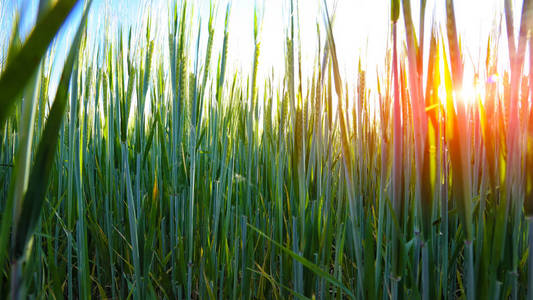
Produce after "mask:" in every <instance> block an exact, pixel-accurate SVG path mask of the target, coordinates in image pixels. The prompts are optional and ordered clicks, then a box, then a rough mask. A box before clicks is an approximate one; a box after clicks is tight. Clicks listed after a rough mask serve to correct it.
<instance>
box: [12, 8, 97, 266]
mask: <svg viewBox="0 0 533 300" xmlns="http://www.w3.org/2000/svg"><path fill="white" fill-rule="evenodd" d="M91 3H92V1H91V0H90V1H89V2H88V4H87V6H86V8H85V11H84V14H83V17H82V19H81V22H80V25H79V27H78V31H77V32H76V36H75V39H74V41H73V43H72V45H71V47H70V51H69V54H68V57H67V60H66V61H65V66H64V68H63V73H62V74H61V79H60V82H59V85H58V88H57V93H56V97H55V99H54V104H53V105H52V108H51V110H50V114H49V117H48V120H47V122H46V125H45V128H44V131H43V134H42V137H41V142H40V143H39V146H38V150H37V154H36V156H35V163H34V164H33V166H32V170H31V173H30V178H29V182H28V191H27V192H26V195H25V196H24V202H23V203H22V209H21V215H20V218H19V221H18V222H17V224H16V227H15V230H16V231H15V232H16V234H17V236H16V238H15V244H14V245H12V247H13V248H12V250H13V258H14V259H18V258H20V256H21V255H22V253H23V251H24V248H25V246H26V244H27V242H28V240H29V239H30V237H31V236H32V234H33V231H34V229H35V226H36V225H37V221H38V220H39V217H40V215H41V207H42V205H43V202H44V197H45V194H46V189H47V188H48V179H49V178H50V172H51V170H52V164H53V162H54V156H55V151H56V148H57V141H58V132H59V128H60V126H61V122H62V119H63V114H64V112H65V108H66V106H67V93H68V86H69V82H70V77H71V73H72V69H73V66H74V62H75V61H76V59H77V57H78V48H79V45H80V42H81V38H82V34H83V32H84V30H85V26H86V23H87V15H88V12H89V10H90V6H91Z"/></svg>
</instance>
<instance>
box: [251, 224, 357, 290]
mask: <svg viewBox="0 0 533 300" xmlns="http://www.w3.org/2000/svg"><path fill="white" fill-rule="evenodd" d="M247 225H248V227H250V228H251V229H252V230H253V231H255V232H257V233H258V234H259V235H260V236H262V237H264V238H266V239H267V240H269V241H270V242H272V243H273V244H274V245H276V246H277V247H279V248H280V249H281V250H283V251H284V252H285V253H287V254H288V255H290V256H291V257H292V258H293V259H295V260H297V261H298V262H299V263H301V264H302V265H304V266H305V267H306V268H308V269H309V270H311V271H313V272H314V273H315V274H317V275H318V276H320V277H322V278H324V279H326V280H327V281H328V282H329V283H331V284H333V285H334V286H336V287H339V288H341V289H342V290H343V291H344V292H345V293H346V295H348V296H350V298H352V299H355V296H354V294H353V293H352V291H350V289H348V288H347V287H346V286H345V285H344V284H343V283H342V282H340V281H338V280H337V279H336V278H335V277H333V276H331V275H330V274H329V273H327V272H326V271H324V270H322V269H321V268H320V267H319V266H317V265H316V264H314V263H312V262H311V261H309V260H307V259H306V258H305V257H302V256H300V255H298V254H296V253H294V252H293V251H292V250H290V249H289V248H287V247H285V246H283V245H282V244H280V243H278V242H276V241H274V240H273V239H271V238H270V237H269V236H267V235H266V234H264V233H263V232H262V231H261V230H259V229H258V228H256V227H254V226H253V225H251V224H249V223H248V224H247Z"/></svg>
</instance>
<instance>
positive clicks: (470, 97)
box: [457, 80, 483, 106]
mask: <svg viewBox="0 0 533 300" xmlns="http://www.w3.org/2000/svg"><path fill="white" fill-rule="evenodd" d="M482 93H483V89H482V87H481V86H480V85H479V83H478V82H477V80H476V81H475V82H474V83H472V84H469V85H467V86H464V87H463V88H462V89H461V90H460V91H459V93H458V98H457V100H458V101H463V102H464V103H465V104H466V105H469V106H472V105H475V104H476V103H477V102H476V101H478V99H480V98H481V99H482V101H483V97H481V96H482Z"/></svg>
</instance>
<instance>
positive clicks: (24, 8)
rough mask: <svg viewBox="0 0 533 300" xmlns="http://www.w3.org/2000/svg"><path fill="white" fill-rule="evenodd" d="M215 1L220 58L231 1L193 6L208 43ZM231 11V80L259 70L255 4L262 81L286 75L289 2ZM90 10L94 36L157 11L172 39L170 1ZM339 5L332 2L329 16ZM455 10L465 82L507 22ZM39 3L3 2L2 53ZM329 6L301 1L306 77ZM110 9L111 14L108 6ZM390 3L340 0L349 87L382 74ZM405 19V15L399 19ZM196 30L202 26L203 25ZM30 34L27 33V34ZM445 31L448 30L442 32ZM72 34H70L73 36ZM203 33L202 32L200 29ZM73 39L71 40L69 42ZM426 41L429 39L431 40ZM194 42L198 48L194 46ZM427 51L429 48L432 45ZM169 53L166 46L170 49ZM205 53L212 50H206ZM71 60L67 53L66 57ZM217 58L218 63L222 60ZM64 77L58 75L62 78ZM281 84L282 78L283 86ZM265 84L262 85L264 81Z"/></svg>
mask: <svg viewBox="0 0 533 300" xmlns="http://www.w3.org/2000/svg"><path fill="white" fill-rule="evenodd" d="M211 1H213V2H214V3H215V5H216V7H217V9H218V10H217V19H216V23H215V24H216V25H215V32H216V36H215V44H214V47H215V48H214V51H213V53H214V54H218V52H219V49H220V47H221V44H222V35H223V27H224V11H225V9H226V5H227V3H228V1H230V0H196V1H195V0H192V1H189V3H191V4H193V6H194V7H195V9H194V14H195V20H198V19H201V20H202V27H203V29H202V30H203V39H202V45H203V44H205V37H206V32H205V28H206V26H207V17H208V13H209V5H210V3H211ZM231 1H232V11H231V15H230V30H229V32H230V41H229V55H228V62H229V64H228V66H229V70H228V73H227V74H233V71H240V72H241V73H244V74H246V73H247V72H250V70H251V68H252V60H253V57H252V55H253V51H254V45H253V33H252V30H253V14H254V6H255V5H257V6H258V8H259V11H260V12H262V14H263V19H262V20H263V22H262V30H261V33H260V40H261V54H260V61H259V67H260V71H259V76H260V78H261V77H264V76H267V75H269V74H271V71H272V69H274V71H275V74H282V73H283V68H284V57H285V37H286V28H287V25H288V19H289V9H288V8H289V3H290V0H231ZM94 2H95V3H94V4H93V8H92V10H91V18H90V20H91V22H90V23H89V26H90V27H91V26H92V28H91V29H92V30H98V29H97V28H101V27H102V24H103V21H104V18H103V16H104V15H106V14H104V11H107V14H108V15H110V16H112V17H113V18H111V19H113V22H116V23H123V24H124V25H125V27H127V26H130V25H133V26H140V25H141V24H140V22H141V20H143V19H144V18H143V17H142V16H143V15H146V13H147V11H148V10H147V9H146V7H147V6H151V7H152V8H154V9H153V10H152V11H151V14H152V15H153V16H154V18H153V20H156V21H153V22H156V23H157V24H156V29H154V32H156V31H157V30H158V29H157V28H159V30H162V32H159V33H158V34H159V35H160V37H163V38H164V39H163V40H166V32H165V31H166V28H167V24H168V21H167V20H168V9H167V7H168V6H167V5H168V2H167V1H165V0H131V1H127V0H115V1H108V2H106V1H105V0H95V1H94ZM334 2H335V1H334V0H327V3H328V6H329V7H330V13H331V12H332V7H333V3H334ZM411 2H412V6H413V9H412V11H413V21H414V23H415V26H416V28H417V30H418V19H419V8H418V5H419V1H418V0H412V1H411ZM454 2H455V12H456V19H457V28H458V32H459V34H460V37H461V41H462V46H463V50H464V51H465V52H464V55H465V71H466V74H465V76H467V77H468V74H469V72H470V73H472V66H473V64H472V63H474V64H477V63H478V62H479V61H484V57H480V56H479V53H480V52H481V53H483V52H485V51H486V50H485V49H486V41H487V37H488V35H489V33H491V32H492V31H494V30H496V29H497V28H498V26H499V24H500V20H501V13H502V12H503V2H504V1H503V0H456V1H454ZM521 2H522V1H519V0H513V8H514V12H515V21H516V23H517V24H515V29H516V30H518V22H519V13H520V11H521ZM37 3H38V1H37V0H0V13H1V14H0V25H1V26H2V27H1V28H2V29H1V30H0V49H2V51H4V49H5V46H6V45H7V44H8V39H7V37H8V36H9V34H10V32H11V30H10V26H9V25H10V24H11V23H12V21H11V20H12V18H11V16H12V15H13V12H14V9H15V8H17V7H18V9H19V10H20V11H21V14H22V16H23V25H24V26H25V27H26V28H30V27H31V25H32V24H33V22H34V19H35V14H36V5H37ZM322 5H323V0H299V7H300V28H301V41H302V44H301V50H302V71H303V74H304V77H305V76H306V74H307V76H311V75H312V71H313V64H314V59H315V55H316V49H317V48H316V47H317V30H316V25H317V23H318V24H319V25H320V27H321V39H322V44H323V40H324V37H325V31H324V30H323V20H324V19H323V7H322ZM106 6H107V9H106V8H105V7H106ZM80 8H81V6H79V7H78V8H77V10H76V13H75V14H74V15H73V16H71V17H70V19H69V21H68V22H67V23H68V24H69V25H73V24H75V25H77V23H78V22H79V19H80V17H81V16H80V15H81V14H80V11H81V9H80ZM389 15H390V0H338V1H337V10H336V16H335V24H334V37H335V40H336V44H337V52H338V53H337V54H338V57H339V62H340V66H341V72H343V76H344V78H345V79H347V80H348V81H349V82H352V83H355V74H356V70H357V64H358V60H359V59H361V60H362V63H363V67H364V68H365V69H367V74H368V75H367V78H368V79H367V80H369V84H372V81H374V80H375V77H376V73H375V72H376V68H378V70H380V68H381V67H383V62H384V58H385V52H386V48H387V39H388V37H389V27H390V20H389ZM401 15H402V13H401V14H400V16H401ZM433 17H435V20H436V22H437V24H438V26H440V27H441V28H444V26H445V1H444V0H427V7H426V34H429V29H430V28H431V22H432V19H433ZM502 25H503V26H502V27H501V30H502V38H501V40H500V48H501V51H500V53H501V54H502V56H501V57H500V62H502V63H504V64H505V63H506V62H507V50H506V49H507V48H506V43H507V40H506V35H505V32H504V30H505V26H504V24H502ZM196 26H197V25H196ZM398 28H399V29H400V32H399V38H400V40H403V37H404V35H403V31H402V30H403V19H400V20H399V27H398ZM26 30H27V29H26ZM73 30H75V26H68V28H67V29H66V30H64V33H63V34H62V35H61V36H62V40H63V42H58V43H59V45H61V44H62V43H63V44H64V43H67V41H68V40H69V38H68V37H69V35H70V36H72V33H71V32H72V31H73ZM442 32H444V31H442ZM69 33H70V34H69ZM194 33H196V31H194ZM65 37H67V38H65ZM427 40H428V39H427V37H426V41H427ZM193 44H194V43H193ZM426 45H427V43H426ZM165 47H166V45H165ZM201 48H205V46H204V47H201ZM58 49H59V52H61V51H63V52H65V53H66V50H67V49H68V47H61V46H59V47H58ZM63 55H64V54H63ZM216 58H217V57H216V56H213V61H216ZM57 75H58V76H59V74H57ZM279 79H280V78H278V80H279ZM259 82H261V80H259Z"/></svg>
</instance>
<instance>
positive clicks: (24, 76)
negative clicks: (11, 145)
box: [0, 0, 77, 130]
mask: <svg viewBox="0 0 533 300" xmlns="http://www.w3.org/2000/svg"><path fill="white" fill-rule="evenodd" d="M76 2H77V1H76V0H64V1H59V2H58V3H57V4H56V5H55V6H54V7H53V8H52V9H51V10H50V11H49V12H48V13H46V14H45V15H43V16H42V17H41V18H39V20H38V21H37V24H36V25H35V28H34V30H33V31H32V33H31V34H30V36H29V37H28V40H27V41H26V43H24V46H22V48H21V49H20V51H18V53H17V54H16V56H15V57H14V58H13V59H12V60H11V61H9V62H8V64H7V66H6V69H5V71H4V73H3V74H2V76H1V77H0V91H2V97H0V107H2V110H0V130H1V129H3V128H4V124H5V121H6V119H7V118H8V116H9V114H10V111H11V109H12V107H13V106H14V104H15V102H16V99H17V98H16V96H17V95H19V94H20V92H21V91H22V89H23V88H24V86H26V84H27V83H28V82H29V80H30V79H31V75H32V74H33V73H34V72H35V71H36V69H37V67H38V66H39V63H40V62H41V58H42V57H43V55H44V54H45V53H46V50H47V49H48V46H49V45H50V42H51V41H52V39H53V38H54V36H55V35H56V34H57V32H58V31H59V29H60V28H61V25H62V24H63V22H64V21H65V19H66V18H67V16H68V15H69V13H70V11H72V9H73V7H74V4H76Z"/></svg>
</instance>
